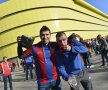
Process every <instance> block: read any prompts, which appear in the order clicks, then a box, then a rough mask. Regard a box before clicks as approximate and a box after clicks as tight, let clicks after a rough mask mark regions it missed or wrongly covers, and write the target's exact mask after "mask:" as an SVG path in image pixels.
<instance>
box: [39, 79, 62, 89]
mask: <svg viewBox="0 0 108 90" xmlns="http://www.w3.org/2000/svg"><path fill="white" fill-rule="evenodd" d="M61 86H62V85H61V80H60V78H58V79H57V81H51V82H50V83H47V84H44V85H40V86H38V90H50V89H51V90H62V88H61Z"/></svg>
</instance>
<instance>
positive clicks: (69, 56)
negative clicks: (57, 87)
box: [56, 39, 88, 80]
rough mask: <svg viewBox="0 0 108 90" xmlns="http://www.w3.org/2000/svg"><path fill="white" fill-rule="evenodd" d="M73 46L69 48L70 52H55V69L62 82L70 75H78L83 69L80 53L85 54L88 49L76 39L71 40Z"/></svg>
mask: <svg viewBox="0 0 108 90" xmlns="http://www.w3.org/2000/svg"><path fill="white" fill-rule="evenodd" d="M72 42H73V43H74V46H71V51H64V52H61V51H60V50H59V51H57V52H56V58H57V68H58V71H59V73H60V74H61V75H62V77H63V79H64V80H67V79H68V77H69V76H70V75H73V74H78V73H79V72H80V71H82V70H83V69H84V63H83V60H82V57H81V55H80V54H81V53H85V52H87V51H88V49H87V48H86V47H85V45H84V44H82V43H81V42H79V41H78V40H76V39H72Z"/></svg>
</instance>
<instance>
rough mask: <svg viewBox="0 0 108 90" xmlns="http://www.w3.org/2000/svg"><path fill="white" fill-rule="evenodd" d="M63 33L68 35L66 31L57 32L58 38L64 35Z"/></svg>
mask: <svg viewBox="0 0 108 90" xmlns="http://www.w3.org/2000/svg"><path fill="white" fill-rule="evenodd" d="M62 35H66V34H65V33H64V32H58V33H57V34H56V39H57V38H58V37H60V36H62Z"/></svg>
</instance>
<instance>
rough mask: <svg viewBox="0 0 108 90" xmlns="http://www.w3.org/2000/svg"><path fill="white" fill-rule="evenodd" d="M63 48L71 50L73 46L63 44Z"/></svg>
mask: <svg viewBox="0 0 108 90" xmlns="http://www.w3.org/2000/svg"><path fill="white" fill-rule="evenodd" d="M63 49H64V50H66V51H70V50H71V46H69V45H66V46H63Z"/></svg>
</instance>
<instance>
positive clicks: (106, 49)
mask: <svg viewBox="0 0 108 90" xmlns="http://www.w3.org/2000/svg"><path fill="white" fill-rule="evenodd" d="M97 40H98V43H99V50H100V54H101V57H102V65H101V66H108V55H107V54H108V43H107V41H106V39H104V38H102V36H101V35H100V34H99V35H98V36H97ZM105 59H106V62H107V64H106V62H105Z"/></svg>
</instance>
